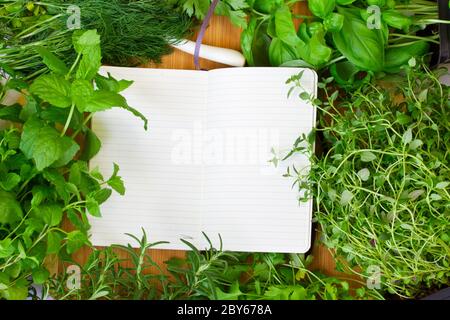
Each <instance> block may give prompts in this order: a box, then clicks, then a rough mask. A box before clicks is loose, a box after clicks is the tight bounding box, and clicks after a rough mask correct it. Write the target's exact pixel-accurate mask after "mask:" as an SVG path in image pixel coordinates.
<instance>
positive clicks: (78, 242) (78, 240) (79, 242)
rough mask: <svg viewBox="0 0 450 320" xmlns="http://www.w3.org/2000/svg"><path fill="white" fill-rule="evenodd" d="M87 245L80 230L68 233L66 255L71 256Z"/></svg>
mask: <svg viewBox="0 0 450 320" xmlns="http://www.w3.org/2000/svg"><path fill="white" fill-rule="evenodd" d="M88 243H89V241H88V239H87V237H86V235H85V234H84V233H82V232H81V231H80V230H75V231H72V232H69V234H68V235H67V253H68V254H72V253H74V252H75V251H77V250H79V249H80V248H81V247H82V246H84V245H85V244H88Z"/></svg>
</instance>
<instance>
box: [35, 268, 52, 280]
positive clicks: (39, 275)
mask: <svg viewBox="0 0 450 320" xmlns="http://www.w3.org/2000/svg"><path fill="white" fill-rule="evenodd" d="M31 276H32V277H33V283H36V284H44V283H45V282H46V281H47V279H48V277H49V276H50V272H48V270H47V269H45V268H43V267H41V268H39V269H36V270H33V273H32V275H31Z"/></svg>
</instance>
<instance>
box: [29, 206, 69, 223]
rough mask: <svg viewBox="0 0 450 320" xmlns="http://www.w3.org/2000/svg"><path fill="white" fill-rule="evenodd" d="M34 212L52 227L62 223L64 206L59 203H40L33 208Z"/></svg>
mask: <svg viewBox="0 0 450 320" xmlns="http://www.w3.org/2000/svg"><path fill="white" fill-rule="evenodd" d="M33 212H34V214H35V215H36V216H37V217H40V218H41V219H42V220H43V221H44V222H45V224H48V225H49V226H50V227H53V226H58V225H59V224H60V223H61V220H62V216H63V208H62V206H61V205H59V204H57V203H52V204H43V205H40V206H38V207H37V208H35V209H33Z"/></svg>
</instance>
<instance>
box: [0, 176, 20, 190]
mask: <svg viewBox="0 0 450 320" xmlns="http://www.w3.org/2000/svg"><path fill="white" fill-rule="evenodd" d="M20 180H21V179H20V176H19V175H18V174H16V173H14V172H9V173H8V174H6V176H4V177H2V181H0V187H1V188H3V189H4V190H5V191H11V190H12V189H14V188H15V187H16V186H17V185H18V184H19V182H20Z"/></svg>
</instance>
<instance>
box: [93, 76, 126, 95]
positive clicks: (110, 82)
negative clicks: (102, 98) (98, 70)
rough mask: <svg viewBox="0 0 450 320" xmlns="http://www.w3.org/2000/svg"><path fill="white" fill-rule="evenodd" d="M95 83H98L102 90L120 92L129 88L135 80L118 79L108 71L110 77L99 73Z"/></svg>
mask: <svg viewBox="0 0 450 320" xmlns="http://www.w3.org/2000/svg"><path fill="white" fill-rule="evenodd" d="M95 83H96V84H97V87H98V88H99V89H101V90H107V91H112V92H116V93H119V92H121V91H123V90H125V89H127V88H128V87H129V86H131V85H132V84H133V81H131V80H116V79H114V78H113V77H112V76H111V74H110V73H109V72H108V78H107V77H103V76H101V75H99V74H98V75H97V76H96V77H95Z"/></svg>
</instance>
